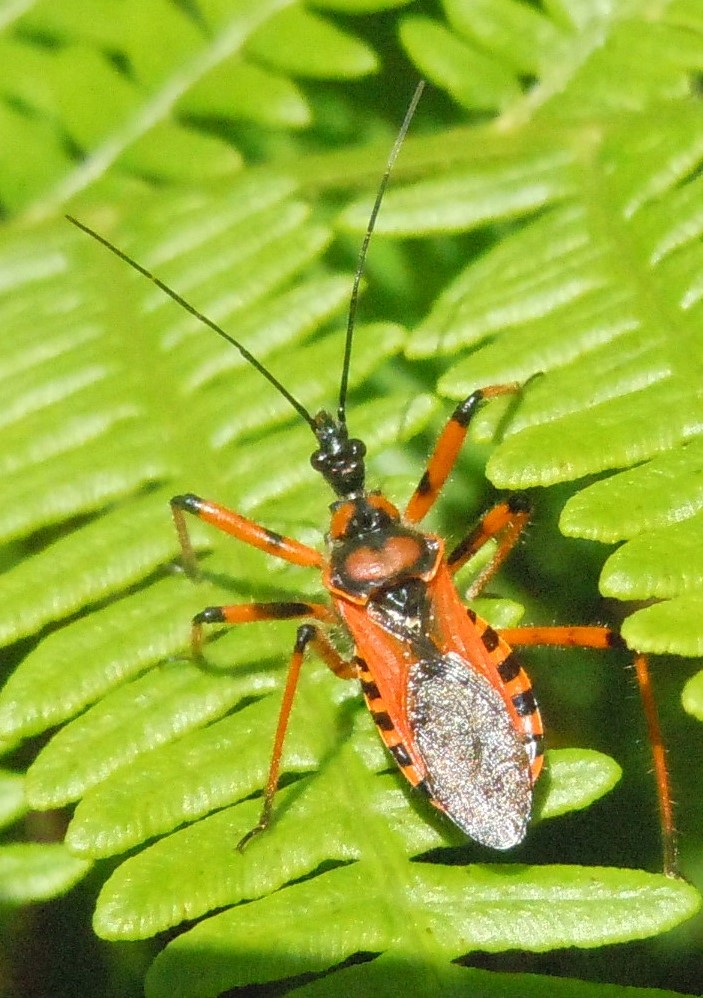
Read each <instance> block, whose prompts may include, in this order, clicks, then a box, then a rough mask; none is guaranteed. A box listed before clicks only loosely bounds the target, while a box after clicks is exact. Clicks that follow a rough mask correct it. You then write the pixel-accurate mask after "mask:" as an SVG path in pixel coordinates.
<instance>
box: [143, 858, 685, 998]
mask: <svg viewBox="0 0 703 998" xmlns="http://www.w3.org/2000/svg"><path fill="white" fill-rule="evenodd" d="M378 866H379V864H378V863H376V864H368V865H367V864H364V863H352V864H351V865H347V866H342V867H340V868H338V869H334V870H330V871H328V872H326V873H323V874H322V875H321V876H322V878H323V879H324V880H326V881H327V882H326V884H325V890H324V891H320V890H316V886H317V885H316V883H315V880H312V881H311V880H307V881H304V882H302V883H298V884H292V885H290V886H288V887H286V888H285V889H284V890H281V891H278V892H277V893H275V894H272V895H271V896H269V897H268V898H266V899H264V900H262V901H258V902H254V903H251V904H245V905H239V906H238V907H236V908H231V909H229V910H228V911H225V912H223V913H221V914H218V915H214V916H213V917H212V918H209V919H207V920H206V921H204V922H201V923H200V924H199V925H197V926H196V927H195V928H193V929H191V930H190V931H189V932H186V933H184V934H183V935H181V936H179V937H178V939H177V940H175V941H174V942H172V943H170V944H169V945H168V946H167V947H166V949H165V950H164V951H163V952H162V953H161V954H160V955H159V956H158V957H157V959H156V960H155V962H154V964H153V965H152V968H151V970H150V973H149V977H148V979H147V994H148V995H149V998H159V996H161V995H165V994H166V988H168V987H170V988H172V989H175V990H172V991H171V993H172V994H175V995H215V994H218V993H219V992H220V991H222V990H224V989H226V988H231V987H237V986H239V987H242V986H246V985H250V984H255V983H258V982H260V981H263V980H269V979H270V978H271V977H272V976H273V975H275V974H281V975H283V974H285V975H286V976H295V975H298V974H303V973H310V972H315V971H320V970H322V969H323V968H325V967H328V966H330V964H336V963H341V962H342V961H343V960H344V959H345V957H347V956H350V955H351V954H353V953H355V952H372V953H373V952H382V951H388V952H389V953H391V954H392V955H393V956H394V957H396V958H397V959H402V960H415V959H417V957H418V953H422V954H423V962H425V963H426V964H427V965H429V964H430V963H432V962H435V961H436V960H437V957H439V955H440V954H441V956H443V957H444V958H445V959H452V958H453V957H457V956H459V955H461V954H462V953H465V952H467V951H468V950H472V949H481V950H488V951H489V952H490V951H495V950H501V949H510V948H516V947H519V948H520V949H528V950H530V949H533V950H537V951H539V950H541V949H545V948H547V947H550V946H563V945H565V944H566V941H567V940H568V944H569V945H574V942H575V944H576V945H578V946H581V947H589V946H598V945H602V944H603V943H604V942H614V941H617V940H618V939H620V938H622V936H621V932H622V926H623V924H624V923H627V924H628V925H630V926H637V929H636V931H640V932H642V933H643V934H647V933H648V932H649V931H651V928H652V927H653V926H654V925H662V924H666V923H667V922H668V923H669V924H674V923H675V922H676V921H678V919H679V918H680V916H681V913H682V912H684V911H685V912H687V913H692V912H693V911H695V910H696V907H697V905H698V899H697V895H696V894H695V892H694V891H693V890H692V889H691V888H690V887H689V886H688V885H687V884H684V883H681V882H675V881H670V880H667V879H666V878H664V877H661V876H659V875H655V874H648V873H643V872H642V871H639V870H611V869H606V868H602V869H601V868H597V867H593V868H591V869H590V870H584V869H581V868H578V867H565V866H543V867H539V868H534V867H527V866H525V867H521V866H499V865H493V866H469V867H460V868H451V867H440V866H432V865H425V864H415V865H414V866H413V867H411V868H409V869H410V873H409V875H408V876H407V879H406V880H405V882H404V884H403V888H402V892H400V891H394V896H393V901H392V902H391V903H390V904H389V899H388V893H387V883H388V881H387V878H383V879H381V878H380V877H379V872H380V871H379V869H378ZM374 875H375V876H374ZM387 876H391V874H390V871H389V873H388V874H387ZM384 881H385V882H384ZM352 898H356V903H355V904H354V903H349V901H347V903H346V904H344V907H342V905H341V902H342V901H343V899H352ZM330 912H333V913H334V921H335V932H334V933H330V932H325V931H324V926H325V925H326V924H329V919H330ZM301 913H304V914H302V915H301ZM233 938H234V939H238V940H239V946H238V947H237V949H238V951H239V958H238V960H237V961H236V962H235V961H234V960H232V959H228V958H227V956H223V957H222V958H221V959H219V960H212V959H211V958H210V956H209V954H211V953H213V952H220V953H223V947H224V946H226V945H227V944H228V943H231V940H232V939H233ZM242 954H247V956H246V957H245V958H244V959H242ZM194 980H197V981H198V984H197V985H195V986H194V985H193V983H192V982H193V981H194ZM179 981H181V982H184V984H182V985H180V986H179V983H178V982H179ZM186 982H187V983H186Z"/></svg>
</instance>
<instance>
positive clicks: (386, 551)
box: [327, 494, 443, 603]
mask: <svg viewBox="0 0 703 998" xmlns="http://www.w3.org/2000/svg"><path fill="white" fill-rule="evenodd" d="M442 554H443V545H442V541H441V540H440V539H439V538H438V537H434V536H433V535H431V534H423V533H421V532H420V531H418V530H414V529H413V528H412V527H408V526H405V524H403V523H401V522H400V517H399V515H398V512H397V510H396V509H395V508H394V507H393V506H392V505H391V504H390V503H389V502H388V501H387V500H385V499H384V498H383V497H382V496H376V495H374V494H370V495H364V496H361V497H359V498H357V499H350V500H347V501H345V502H343V503H340V504H338V505H337V508H336V509H335V511H334V514H333V519H332V532H331V551H330V569H329V577H328V580H327V581H328V584H329V587H330V589H331V590H332V592H334V593H337V594H338V595H340V596H342V597H346V598H347V599H351V600H352V601H353V602H358V603H366V602H367V601H368V600H369V599H370V598H372V597H373V596H374V594H376V593H380V592H382V591H383V592H385V591H388V590H391V589H393V588H394V587H397V586H401V585H402V584H403V583H408V582H411V581H412V580H415V579H417V580H422V582H428V581H429V580H430V579H431V578H432V577H433V576H434V574H435V573H436V571H437V569H438V567H439V564H440V561H441V559H442ZM401 598H402V597H401Z"/></svg>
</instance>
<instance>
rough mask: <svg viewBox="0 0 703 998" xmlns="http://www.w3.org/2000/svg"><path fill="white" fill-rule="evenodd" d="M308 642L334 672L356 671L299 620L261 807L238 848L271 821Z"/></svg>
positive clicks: (314, 629) (318, 633)
mask: <svg viewBox="0 0 703 998" xmlns="http://www.w3.org/2000/svg"><path fill="white" fill-rule="evenodd" d="M328 612H329V611H328ZM308 645H310V646H312V648H313V649H314V651H316V652H317V654H318V655H319V656H320V658H321V659H322V660H323V661H324V662H325V663H326V664H327V665H328V666H329V667H330V669H332V671H333V672H334V673H336V674H337V675H338V676H341V677H342V678H345V679H349V678H353V677H354V676H356V675H357V670H356V666H355V665H354V663H353V662H347V661H345V660H344V659H343V658H342V657H341V656H340V655H339V654H338V652H337V651H336V649H335V648H334V647H333V646H332V644H331V643H330V641H329V639H328V638H327V637H326V636H325V635H324V634H323V633H322V632H321V631H320V629H319V628H318V627H317V626H316V625H315V624H301V626H300V627H299V628H298V634H297V636H296V639H295V645H294V646H293V654H292V655H291V659H290V665H289V666H288V676H287V678H286V686H285V689H284V691H283V700H282V702H281V709H280V712H279V715H278V724H277V725H276V736H275V738H274V741H273V750H272V752H271V762H270V764H269V773H268V778H267V780H266V786H265V788H264V804H263V807H262V810H261V817H260V818H259V820H258V822H257V824H256V825H254V827H253V828H252V829H250V830H249V831H248V832H247V834H246V835H245V836H244V837H243V838H242V839H241V840H240V841H239V843H238V844H237V849H239V851H240V852H241V851H242V850H243V849H244V847H245V846H246V845H247V844H248V843H249V842H250V841H251V839H253V838H254V836H255V835H258V834H259V832H263V831H264V829H265V828H266V827H267V826H268V825H269V823H270V821H271V815H272V813H273V800H274V797H275V796H276V790H277V789H278V779H279V776H280V772H281V756H282V754H283V741H284V739H285V736H286V730H287V728H288V721H289V719H290V712H291V708H292V706H293V699H294V697H295V691H296V689H297V686H298V679H299V678H300V670H301V667H302V664H303V658H304V656H305V650H306V648H307V647H308Z"/></svg>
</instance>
